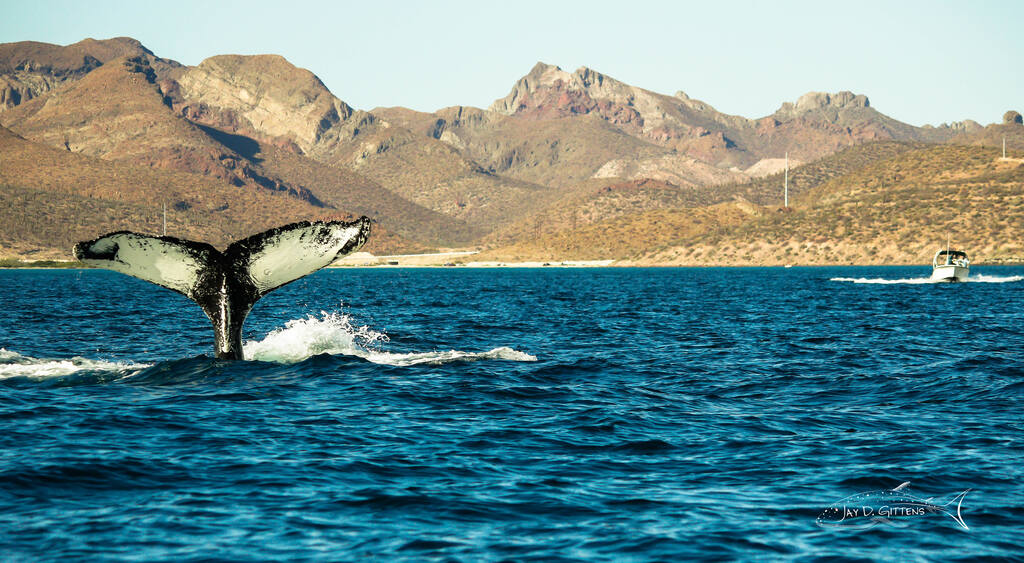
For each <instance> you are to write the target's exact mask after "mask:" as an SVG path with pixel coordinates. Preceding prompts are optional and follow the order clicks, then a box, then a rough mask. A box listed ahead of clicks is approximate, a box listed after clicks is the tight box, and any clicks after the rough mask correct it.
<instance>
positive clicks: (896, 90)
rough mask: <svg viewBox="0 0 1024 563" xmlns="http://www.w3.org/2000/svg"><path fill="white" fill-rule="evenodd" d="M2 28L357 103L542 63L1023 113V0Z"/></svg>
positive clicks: (98, 11) (754, 107)
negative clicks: (238, 72) (264, 59)
mask: <svg viewBox="0 0 1024 563" xmlns="http://www.w3.org/2000/svg"><path fill="white" fill-rule="evenodd" d="M0 4H2V6H0V7H2V10H0V14H2V16H0V42H11V41H21V40H35V41H44V42H48V43H57V44H61V45H66V44H69V43H74V42H76V41H79V40H81V39H83V38H85V37H93V38H97V39H102V38H108V37H116V36H121V35H126V36H130V37H134V38H136V39H138V40H140V41H142V43H143V44H145V45H146V46H147V47H149V48H150V49H151V50H153V51H154V52H155V53H156V54H157V55H159V56H162V57H166V58H171V59H175V60H177V61H179V62H181V63H184V64H189V65H195V64H198V63H199V62H200V61H202V60H203V59H204V58H206V57H209V56H212V55H218V54H226V53H238V54H258V53H277V54H280V55H283V56H284V57H286V58H287V59H288V60H289V61H291V62H292V63H294V64H295V65H297V66H300V67H304V68H308V69H310V70H311V71H313V72H314V73H316V74H317V75H318V76H319V77H320V78H321V80H323V81H324V83H325V84H326V85H327V87H328V88H330V89H331V91H332V92H334V94H335V95H336V96H338V97H339V98H341V99H343V100H345V101H346V102H348V103H349V104H350V105H352V106H354V107H356V108H359V109H372V108H374V107H377V106H405V107H409V108H412V109H416V110H421V111H434V110H437V109H439V108H442V107H446V106H452V105H469V106H477V107H487V106H489V105H490V104H491V102H492V101H494V100H495V99H497V98H500V97H503V96H505V95H506V94H507V93H508V92H509V90H510V89H511V87H512V85H513V84H514V83H515V81H516V80H517V79H518V78H519V77H521V76H522V75H524V74H526V73H527V72H528V71H529V70H530V68H531V67H532V66H533V64H534V63H535V62H537V61H544V62H546V63H550V64H556V65H558V66H561V67H562V68H563V69H566V70H570V71H571V70H574V69H576V68H577V67H580V66H588V67H590V68H593V69H595V70H598V71H600V72H603V73H604V74H606V75H608V76H611V77H613V78H616V79H619V80H621V81H624V82H627V83H629V84H633V85H635V86H640V87H642V88H646V89H648V90H653V91H656V92H661V93H664V94H674V93H675V92H676V91H678V90H682V91H684V92H686V93H687V94H689V95H690V96H691V97H694V98H698V99H701V100H703V101H705V102H707V103H709V104H711V105H712V106H714V107H715V108H717V109H718V110H719V111H723V112H726V113H730V114H736V115H742V116H745V117H752V118H756V117H762V116H764V115H768V114H770V113H772V112H774V111H775V110H776V109H777V108H778V107H779V105H780V104H781V103H782V102H785V101H795V100H796V98H798V97H799V96H800V95H801V94H803V93H805V92H808V91H812V90H815V91H827V92H835V91H839V90H851V91H853V92H855V93H858V94H866V95H867V96H868V97H869V98H870V99H871V104H872V106H874V107H875V108H876V109H878V110H879V111H881V112H882V113H885V114H887V115H889V116H891V117H894V118H896V119H899V120H901V121H905V122H908V123H911V124H914V125H923V124H926V123H931V124H933V125H937V124H939V123H943V122H950V121H959V120H963V119H974V120H975V121H978V122H981V123H982V124H987V123H992V122H998V121H1000V120H1001V118H1002V115H1003V113H1004V112H1005V111H1006V110H1008V109H1015V110H1017V111H1020V112H1022V113H1024V68H1022V66H1024V1H1022V0H1004V1H998V0H989V1H984V0H974V1H955V2H953V1H939V0H935V1H918V0H913V1H899V0H890V1H885V2H881V1H875V0H859V1H854V2H836V1H825V0H815V1H785V0H778V1H774V2H752V1H733V2H714V1H709V0H704V1H699V2H690V1H678V2H673V1H664V2H652V1H645V0H628V1H621V2H602V1H596V0H595V1H589V2H560V1H557V0H547V1H541V2H538V1H534V0H515V1H512V2H507V1H506V2H494V3H490V2H486V1H485V0H475V1H440V0H439V1H433V2H403V1H398V0H392V1H383V0H372V1H365V2H358V3H357V2H297V1H291V2H287V1H280V0H276V1H273V2H264V1H260V0H253V1H249V2H217V1H214V0H206V1H194V0H177V1H171V2H144V1H137V2H109V1H73V2H68V1H47V0H37V1H33V0H0Z"/></svg>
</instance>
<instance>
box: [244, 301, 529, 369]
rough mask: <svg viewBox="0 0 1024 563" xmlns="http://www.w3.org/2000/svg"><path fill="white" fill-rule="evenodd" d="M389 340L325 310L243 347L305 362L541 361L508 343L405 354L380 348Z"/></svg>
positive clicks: (249, 354) (264, 357)
mask: <svg viewBox="0 0 1024 563" xmlns="http://www.w3.org/2000/svg"><path fill="white" fill-rule="evenodd" d="M387 342H388V337H387V335H386V334H384V333H382V332H377V331H375V330H372V329H370V328H369V327H366V326H361V327H356V326H354V325H352V322H351V318H350V317H349V316H348V315H343V314H340V313H328V312H326V311H321V312H320V317H314V316H312V315H310V316H309V317H306V318H305V319H295V320H291V321H288V322H287V323H285V326H284V328H279V329H275V330H273V331H271V332H270V333H269V334H267V336H266V338H264V339H263V340H259V341H249V342H246V343H245V345H244V346H243V347H242V351H243V354H244V356H245V359H246V360H259V361H264V362H277V363H282V364H291V363H296V362H301V361H303V360H305V359H307V358H310V357H312V356H315V355H317V354H330V355H333V356H337V355H344V356H355V357H359V358H363V359H365V360H367V361H370V362H373V363H375V364H383V365H391V366H411V365H416V364H445V363H449V362H455V361H474V360H511V361H517V362H534V361H537V358H536V357H534V356H531V355H529V354H526V353H524V352H519V351H518V350H513V349H512V348H508V347H500V348H494V349H493V350H489V351H487V352H461V351H458V350H449V351H447V352H440V351H435V352H412V353H404V354H403V353H394V352H386V351H382V350H380V349H379V348H380V345H382V344H385V343H387Z"/></svg>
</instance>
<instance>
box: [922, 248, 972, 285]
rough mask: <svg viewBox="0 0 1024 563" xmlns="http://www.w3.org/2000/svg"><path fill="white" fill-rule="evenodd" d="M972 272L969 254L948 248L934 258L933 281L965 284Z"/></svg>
mask: <svg viewBox="0 0 1024 563" xmlns="http://www.w3.org/2000/svg"><path fill="white" fill-rule="evenodd" d="M970 270H971V261H970V260H969V259H968V258H967V253H966V252H963V251H961V250H950V249H949V247H948V246H947V247H946V248H944V249H942V250H940V251H938V252H936V253H935V258H932V281H946V282H963V281H967V274H968V272H970Z"/></svg>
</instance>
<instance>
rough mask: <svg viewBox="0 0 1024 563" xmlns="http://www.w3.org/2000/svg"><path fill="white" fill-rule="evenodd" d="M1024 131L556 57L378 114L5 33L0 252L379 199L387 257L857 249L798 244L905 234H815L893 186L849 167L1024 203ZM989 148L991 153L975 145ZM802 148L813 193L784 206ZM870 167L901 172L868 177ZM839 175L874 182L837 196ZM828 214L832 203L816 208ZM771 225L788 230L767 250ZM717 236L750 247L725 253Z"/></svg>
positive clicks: (1001, 250) (884, 257)
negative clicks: (508, 84) (715, 89)
mask: <svg viewBox="0 0 1024 563" xmlns="http://www.w3.org/2000/svg"><path fill="white" fill-rule="evenodd" d="M342 94H343V93H342ZM1022 130H1024V127H1022V126H1021V123H1020V115H1019V114H1017V113H1016V112H1007V114H1006V116H1004V120H1003V123H999V124H993V125H989V126H987V127H986V126H982V125H980V124H978V123H975V122H973V121H961V122H954V123H952V124H949V125H945V124H944V125H940V126H938V127H931V126H926V127H914V126H912V125H908V124H906V123H902V122H899V121H898V120H895V119H893V118H890V117H888V116H886V115H884V114H883V113H881V112H879V111H877V110H876V109H875V108H874V107H872V106H871V104H870V102H869V100H868V98H867V97H866V96H864V95H858V94H853V93H851V92H838V93H820V92H811V93H808V94H805V95H804V96H801V97H800V98H799V99H797V100H796V101H795V102H793V103H789V102H786V103H782V104H781V105H780V107H779V109H778V110H777V111H776V112H774V113H773V114H771V115H769V116H764V117H760V118H753V119H751V118H745V117H740V116H734V115H728V114H724V113H721V112H719V111H717V110H715V109H714V108H713V107H712V106H711V105H710V104H708V103H706V102H703V101H700V100H695V99H692V98H690V97H689V96H687V95H686V94H685V93H683V92H676V93H675V94H674V95H665V94H659V93H656V92H652V91H649V90H645V89H642V88H639V87H636V86H631V85H628V84H625V83H622V82H619V81H617V80H615V79H614V78H612V77H609V76H606V75H604V74H602V73H600V72H598V71H596V70H593V69H589V68H580V69H577V70H576V71H574V72H568V71H564V70H562V69H560V68H559V67H557V66H553V65H549V64H544V63H537V64H536V65H535V66H534V67H533V68H532V69H531V70H530V71H529V72H528V73H527V74H526V75H525V76H523V77H521V78H519V79H518V80H517V81H516V82H515V84H514V85H513V86H512V89H511V91H510V92H509V93H508V94H507V95H505V96H504V97H501V98H498V99H496V100H495V102H494V103H493V104H492V105H491V106H490V107H489V108H487V109H483V108H474V107H466V106H454V107H448V108H443V109H440V110H438V111H436V112H433V113H424V112H417V111H413V110H410V109H406V108H400V107H392V108H373V109H370V110H359V109H355V108H353V107H351V106H349V105H348V104H347V103H345V102H344V101H343V100H342V99H341V98H339V97H337V96H336V95H335V94H334V93H332V92H331V91H329V90H328V89H327V87H326V86H325V85H324V84H323V83H322V82H321V81H320V79H319V78H317V76H316V75H315V74H313V73H312V72H310V71H309V70H306V69H301V68H298V67H295V66H294V65H292V64H291V63H289V62H288V61H287V60H286V59H284V58H283V57H280V56H277V55H254V56H241V55H218V56H213V57H210V58H208V59H206V60H204V61H202V62H201V63H200V64H199V65H197V66H194V67H193V66H186V65H182V64H180V63H177V62H175V61H172V60H169V59H164V58H161V57H159V56H157V55H156V54H154V53H153V52H151V51H150V50H149V49H147V48H146V47H145V46H143V45H142V44H141V43H140V42H138V41H137V40H134V39H131V38H114V39H108V40H101V41H97V40H93V39H86V40H84V41H81V42H79V43H75V44H73V45H68V46H57V45H50V44H45V43H38V42H20V43H8V44H2V45H0V204H2V205H0V218H3V221H2V223H0V256H5V255H8V256H17V257H33V256H35V257H47V258H49V257H66V256H67V248H68V247H69V246H70V244H72V243H73V242H74V241H75V240H83V239H87V238H92V237H95V236H96V235H98V234H100V233H102V232H105V231H110V230H118V229H131V230H140V231H148V232H162V229H163V223H164V221H166V231H167V233H168V234H174V235H177V236H184V237H189V238H199V239H203V240H207V241H209V242H211V243H213V244H215V245H224V244H226V243H227V242H230V241H231V240H233V239H235V238H238V237H240V236H244V235H246V234H251V233H252V232H256V231H259V230H263V229H265V228H268V227H270V226H274V225H277V224H282V223H286V222H290V221H294V220H299V219H318V218H326V217H350V216H354V215H363V214H365V215H368V216H370V217H371V218H373V219H374V221H375V222H376V229H375V234H374V236H373V237H371V242H370V244H369V245H368V247H367V249H368V250H370V251H372V252H374V253H378V254H388V253H407V252H422V251H426V250H430V249H446V248H472V249H477V250H482V251H483V252H484V255H490V256H493V257H496V258H499V259H516V258H519V259H528V258H538V257H543V258H544V259H551V260H557V259H570V258H579V257H581V256H586V257H588V258H595V259H596V258H597V257H600V258H614V259H620V260H629V261H631V263H642V264H660V263H689V262H693V261H696V262H699V263H730V264H732V263H737V264H740V263H782V262H788V261H792V260H796V261H800V262H807V263H832V262H836V261H838V262H843V261H844V260H845V259H846V258H849V257H850V255H847V256H844V257H840V256H839V255H837V254H835V247H834V245H833V247H831V249H832V252H827V253H826V252H825V251H822V250H820V248H821V247H820V245H817V246H816V245H804V246H800V244H799V243H798V242H799V241H797V240H796V239H792V237H805V238H806V237H817V238H822V237H824V239H827V240H830V238H829V237H831V236H842V237H845V238H846V239H847V240H860V239H858V238H857V236H859V235H858V234H857V233H860V231H861V230H866V231H867V230H870V231H872V232H877V233H883V236H882V238H883V239H884V238H885V236H884V233H885V232H886V231H885V229H884V228H883V226H884V225H883V223H884V222H885V221H892V220H899V219H900V218H899V217H898V216H896V217H894V216H884V215H877V216H876V215H871V214H860V215H858V218H859V219H858V221H866V222H867V223H864V224H861V223H857V224H855V225H854V224H851V225H848V226H847V227H845V230H844V231H843V234H840V233H831V234H830V232H829V231H828V229H824V230H822V229H818V228H812V227H810V226H808V225H810V224H811V223H815V222H825V223H826V225H825V226H826V227H827V226H829V225H830V224H835V218H834V214H835V212H836V210H835V209H834V208H835V207H836V206H841V207H843V208H844V209H845V208H846V207H849V206H850V205H852V204H851V203H850V200H849V198H850V197H854V200H855V201H856V203H857V205H860V204H862V203H863V202H862V201H861V200H857V199H856V198H857V197H867V198H869V199H870V198H874V197H876V196H877V193H876V192H874V191H865V190H864V189H860V191H858V190H857V189H854V188H853V187H851V186H852V184H849V181H850V180H849V178H851V177H861V178H862V181H864V182H867V183H868V184H870V185H882V186H885V188H884V189H885V190H893V192H892V193H893V194H895V193H897V192H899V190H901V189H902V188H903V187H905V185H906V184H910V183H914V184H915V185H916V184H917V183H920V182H921V181H923V180H924V179H926V178H932V176H934V175H935V174H939V176H937V177H941V178H942V179H941V181H942V182H946V183H947V184H948V183H949V182H950V181H953V183H954V185H956V186H959V188H958V189H957V190H953V191H952V192H949V193H947V192H946V191H943V190H939V191H936V192H935V193H939V192H941V193H943V194H945V195H943V198H946V199H948V198H950V197H951V198H953V199H954V200H956V198H958V197H959V198H963V199H964V201H965V202H966V201H968V200H970V201H973V200H971V199H970V198H974V199H977V197H976V194H975V195H971V194H970V193H968V191H965V190H966V188H965V187H964V186H965V185H966V184H970V183H977V182H979V181H980V180H978V178H980V177H983V178H987V180H985V181H986V182H996V183H999V182H1002V184H1000V185H1003V184H1005V185H1006V186H1009V187H1007V188H1006V190H1003V191H999V190H996V192H998V193H999V194H1001V195H999V197H998V198H995V196H992V198H994V199H992V198H989V199H986V200H985V201H987V203H986V204H984V205H982V206H981V208H979V209H977V210H976V211H977V213H980V214H981V215H980V216H986V217H987V216H989V215H993V216H996V215H999V214H1000V213H1003V211H1004V210H1005V209H1008V210H1010V212H1012V213H1017V212H1019V211H1020V210H1019V209H1018V207H1019V206H1018V204H1019V202H1020V190H1019V189H1016V191H1014V190H1015V188H1014V186H1017V187H1018V188H1019V185H1017V184H1015V182H1018V181H1019V179H1018V178H1017V176H1016V175H1015V174H1017V172H1018V168H1014V167H1015V166H1018V165H1017V164H1014V163H1015V162H1016V161H1014V160H1012V159H1011V160H1000V156H1001V153H999V154H996V153H995V152H993V151H995V150H996V149H993V148H992V147H994V146H997V144H998V143H1001V142H1002V141H1003V139H1004V138H1005V139H1006V141H1005V142H1006V144H1007V146H1008V148H1009V150H1010V151H1011V153H1013V154H1018V153H1019V151H1021V150H1022V149H1024V134H1022ZM936 147H938V148H936ZM943 147H945V148H943ZM949 147H961V148H962V150H961V149H957V150H953V149H952V148H949ZM964 147H968V148H964ZM984 147H989V148H984ZM937 150H938V151H939V152H935V151H937ZM943 150H945V151H947V152H942V151H943ZM950 151H951V152H950ZM957 151H960V152H957ZM963 151H967V152H963ZM971 151H973V152H971ZM1014 151H1016V152H1014ZM989 153H992V156H991V158H990V159H989V160H991V162H989V163H988V164H987V165H986V166H987V167H986V166H982V167H980V168H979V165H978V164H977V163H976V162H975V160H974V159H978V158H981V159H982V160H985V159H986V158H988V156H987V155H989ZM922 155H926V156H922ZM936 155H941V156H942V157H948V158H949V160H948V161H947V162H946V165H947V166H948V167H949V169H948V170H946V169H943V171H942V172H941V173H937V172H935V170H934V167H928V166H924V167H922V166H916V167H915V166H912V165H910V164H899V162H900V159H908V158H910V159H918V160H920V159H924V160H928V161H930V160H929V159H932V158H940V157H939V156H936ZM979 155H982V156H979ZM1018 156H1019V154H1018ZM787 157H788V163H789V165H790V167H792V170H790V173H789V180H790V181H789V190H790V197H791V198H792V201H793V203H794V205H793V207H792V208H785V209H780V204H781V203H782V201H781V186H782V184H783V179H782V178H781V177H780V174H779V173H780V172H781V171H782V169H783V167H784V166H785V165H786V162H787V160H786V158H787ZM940 168H941V167H940ZM894 169H896V170H913V171H914V172H913V174H914V175H907V174H902V175H901V174H895V175H893V174H894V173H893V172H892V171H893V170H894ZM871 170H875V171H876V172H877V173H878V174H882V175H883V176H885V175H886V174H889V176H885V178H883V179H882V180H879V179H878V178H876V177H864V176H863V175H864V174H869V172H868V171H871ZM953 170H961V172H959V173H958V172H951V171H953ZM944 173H948V174H951V176H950V177H949V178H947V177H945V176H941V174H944ZM858 175H860V176H858ZM930 175H931V176H930ZM872 182H874V184H872ZM957 182H960V183H959V184H958V183H957ZM838 185H842V186H847V188H848V189H849V190H852V191H853V192H854V193H859V194H861V195H860V196H850V195H849V194H847V195H844V196H842V197H839V196H836V195H833V196H829V197H826V196H825V195H823V194H826V193H830V194H831V193H833V192H834V191H835V190H837V189H839V190H840V191H841V189H840V188H836V187H835V186H838ZM847 188H843V189H847ZM961 188H962V189H961ZM879 189H882V188H879ZM830 190H831V191H830ZM1007 190H1008V191H1007ZM925 191H926V192H927V190H925ZM996 192H993V193H996ZM843 193H845V192H843ZM914 193H915V194H917V192H914ZM929 193H931V192H929ZM950 194H953V195H950ZM914 197H916V198H917V199H916V201H918V202H921V201H925V200H928V197H927V194H917V195H915V196H914ZM1006 198H1009V200H1007V199H1006ZM944 201H945V200H944ZM946 203H950V202H949V201H946ZM952 203H954V204H959V203H962V202H959V200H956V201H953V202H952ZM822 206H824V208H827V210H828V212H821V213H818V214H815V213H816V212H815V213H812V212H811V210H812V209H819V210H820V208H822ZM890 207H891V206H890ZM975 207H977V206H975ZM901 209H902V208H901ZM972 209H973V207H972ZM165 216H166V219H164V217H165ZM828 217H832V218H828ZM1013 217H1017V216H1016V215H1014V216H1013ZM1013 217H1011V218H1010V219H1009V222H1008V223H1007V225H1008V226H1007V228H1006V229H1001V230H1000V229H996V230H994V231H993V230H991V229H988V230H986V231H985V232H986V233H987V235H986V236H988V237H990V238H992V239H998V238H1012V237H1013V236H1017V238H1016V242H1012V241H1011V242H1010V243H1008V244H995V243H994V242H993V241H992V240H988V241H987V242H985V243H984V244H981V243H980V242H978V241H975V243H976V244H977V245H978V247H979V248H984V249H985V250H984V251H985V252H987V253H988V255H987V256H988V257H989V258H990V259H1010V258H1013V257H1019V256H1024V252H1020V245H1021V243H1020V240H1021V239H1020V237H1019V233H1018V232H1017V231H1015V230H1014V229H1017V230H1019V229H1020V227H1019V225H1020V224H1021V222H1019V221H1018V222H1017V223H1014V219H1013ZM880 222H881V223H880ZM797 223H799V225H802V227H800V228H796V226H797ZM915 224H916V223H915ZM1000 224H1001V223H1000ZM787 225H788V226H792V227H793V228H794V229H793V230H792V232H790V233H789V234H788V235H787V234H785V231H786V229H787V228H788V227H787ZM919 227H921V228H925V227H930V226H929V225H927V224H922V225H919ZM762 228H764V229H770V230H772V231H773V232H778V231H780V229H781V231H782V232H783V234H781V235H779V234H776V235H775V237H776V239H778V240H777V241H776V242H775V243H772V244H771V245H769V248H768V250H764V249H763V248H761V247H762V246H763V245H762V243H763V239H762V238H759V237H763V236H764V233H762V232H761V231H760V230H759V229H762ZM801 229H803V230H801ZM1007 229H1008V230H1007ZM962 230H963V231H964V235H965V236H967V233H968V232H969V229H962ZM812 231H813V233H812ZM855 231H856V232H855ZM730 233H733V234H730ZM921 235H922V237H925V238H923V239H922V241H921V243H920V244H919V245H917V246H914V245H909V246H908V245H906V244H904V245H896V246H894V247H893V248H896V250H895V251H894V252H892V253H888V254H886V253H881V254H874V255H870V256H869V255H860V254H858V255H857V258H856V261H859V262H869V263H870V262H872V261H882V262H900V261H907V260H916V259H919V257H917V256H916V254H914V255H911V251H910V249H911V247H913V249H914V250H913V252H914V253H919V252H920V250H919V249H918V246H920V247H921V248H922V249H923V248H924V247H925V246H926V243H927V244H931V243H933V242H934V240H935V237H936V236H937V235H942V236H944V233H935V232H927V233H921ZM709 237H710V238H709ZM730 237H732V238H730ZM787 237H789V238H787ZM851 237H852V238H851ZM712 238H713V239H714V240H715V241H717V242H716V243H714V244H725V245H732V246H730V248H734V251H735V252H736V253H738V254H722V253H710V254H709V252H710V251H711V250H712V247H713V246H714V244H713V243H712V242H709V241H710V240H711V239H712ZM627 239H628V241H627ZM925 239H926V240H925ZM801 240H802V239H801ZM616 241H617V242H616ZM726 241H728V242H726ZM964 242H970V240H969V239H967V238H965V239H964ZM748 243H749V244H748ZM755 243H756V244H755ZM750 244H754V245H755V246H757V248H758V249H760V250H758V251H756V252H755V251H752V250H750V249H749V248H748V246H749V245H750ZM822 244H824V243H822ZM886 244H887V242H886V241H882V240H880V241H878V242H877V246H878V248H883V247H887V246H886ZM745 245H746V246H745ZM794 245H795V246H794ZM670 248H675V249H676V251H675V253H674V254H673V252H672V251H669V250H667V249H670ZM697 248H700V249H703V250H701V251H700V252H697V251H696V250H692V249H697ZM784 248H789V249H790V250H789V252H788V253H787V252H785V251H784V250H783V249H784ZM794 248H803V249H804V250H801V251H799V252H796V251H795V250H793V249H794ZM687 249H691V250H687ZM901 249H902V250H901ZM826 256H828V257H829V258H826Z"/></svg>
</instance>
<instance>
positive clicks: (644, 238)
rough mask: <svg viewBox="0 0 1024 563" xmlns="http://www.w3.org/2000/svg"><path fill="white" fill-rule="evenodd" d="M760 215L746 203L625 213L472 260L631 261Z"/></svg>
mask: <svg viewBox="0 0 1024 563" xmlns="http://www.w3.org/2000/svg"><path fill="white" fill-rule="evenodd" d="M757 213H761V210H760V209H759V208H758V207H757V206H752V205H750V204H749V203H745V202H735V203H719V204H716V205H712V206H708V207H698V208H675V209H654V210H650V211H644V212H641V213H632V214H623V215H620V216H616V217H613V218H610V219H604V220H602V221H599V222H595V223H592V224H589V225H585V226H583V227H578V228H575V229H567V230H560V231H557V232H548V231H545V232H543V233H541V234H540V235H539V236H535V237H530V238H525V239H522V240H520V241H519V242H516V243H514V244H511V245H508V246H501V247H498V248H495V249H493V250H489V251H487V252H483V253H480V254H478V255H474V256H473V260H494V261H509V262H511V261H558V260H608V259H612V258H618V259H629V258H631V257H635V256H638V255H643V254H646V253H648V252H650V250H651V249H652V248H659V247H662V246H664V245H667V244H669V243H670V242H672V241H676V240H679V238H680V237H699V236H703V235H707V234H708V233H711V232H717V231H719V230H721V229H723V228H727V227H731V226H735V225H740V224H742V223H744V222H745V221H748V220H750V219H751V218H752V216H753V215H754V214H757Z"/></svg>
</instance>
